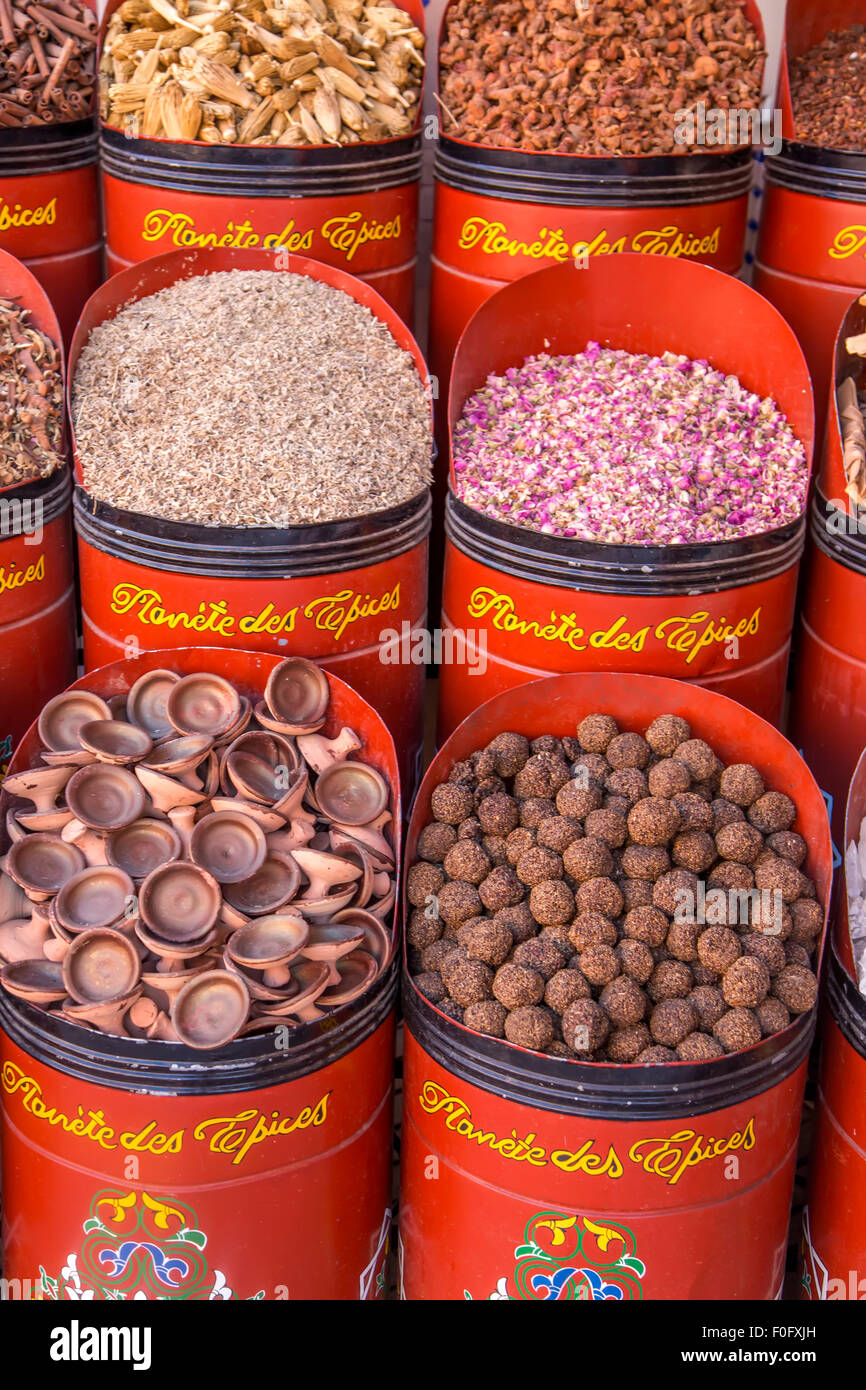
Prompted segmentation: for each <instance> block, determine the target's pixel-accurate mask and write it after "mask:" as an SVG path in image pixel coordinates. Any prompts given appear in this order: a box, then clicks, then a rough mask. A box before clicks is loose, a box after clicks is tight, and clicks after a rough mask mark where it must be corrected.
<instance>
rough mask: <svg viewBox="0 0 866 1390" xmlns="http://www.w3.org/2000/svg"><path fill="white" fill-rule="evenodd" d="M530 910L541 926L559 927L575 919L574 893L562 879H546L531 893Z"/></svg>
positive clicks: (533, 888) (532, 889) (537, 884)
mask: <svg viewBox="0 0 866 1390" xmlns="http://www.w3.org/2000/svg"><path fill="white" fill-rule="evenodd" d="M529 910H530V912H531V913H532V915H533V917H534V918H535V920H536V922H538V923H539V925H540V926H545V927H547V926H558V925H560V924H563V925H564V924H565V923H567V922H570V921H571V920H572V918H573V917H574V893H573V892H572V890H571V889H570V888H569V886H568V884H567V883H563V882H562V880H561V879H546V880H545V881H544V882H543V883H536V884H535V885H534V886H533V887H532V888H531V889H530V891H529Z"/></svg>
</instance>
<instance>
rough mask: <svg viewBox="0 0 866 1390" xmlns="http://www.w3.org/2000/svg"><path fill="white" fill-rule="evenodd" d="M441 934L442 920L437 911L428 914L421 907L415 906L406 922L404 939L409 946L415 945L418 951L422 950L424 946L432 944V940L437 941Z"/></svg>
mask: <svg viewBox="0 0 866 1390" xmlns="http://www.w3.org/2000/svg"><path fill="white" fill-rule="evenodd" d="M441 935H442V921H441V919H440V917H439V915H438V913H437V914H436V915H434V916H429V917H428V915H427V913H426V912H425V910H424V909H423V908H422V907H416V908H415V909H414V910H413V911H412V912H411V913H410V914H409V920H408V922H407V923H406V940H407V941H408V943H409V945H410V946H415V947H416V948H417V949H418V950H419V951H423V950H424V948H425V946H432V945H433V942H434V941H438V940H439V938H440V936H441Z"/></svg>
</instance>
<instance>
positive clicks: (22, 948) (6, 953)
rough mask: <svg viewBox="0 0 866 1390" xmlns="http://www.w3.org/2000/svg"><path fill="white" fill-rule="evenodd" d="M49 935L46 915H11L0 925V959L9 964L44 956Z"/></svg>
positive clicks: (49, 928) (49, 929)
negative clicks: (7, 920)
mask: <svg viewBox="0 0 866 1390" xmlns="http://www.w3.org/2000/svg"><path fill="white" fill-rule="evenodd" d="M50 936H51V927H50V924H49V921H48V918H47V917H40V916H38V915H36V914H34V915H33V916H32V917H13V918H12V919H11V921H9V922H4V923H3V925H2V927H0V960H2V961H5V962H6V963H7V964H9V965H11V964H13V963H15V962H17V961H22V960H35V959H36V958H37V957H39V956H44V954H45V945H46V942H47V941H48V940H49V938H50Z"/></svg>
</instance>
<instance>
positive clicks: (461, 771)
mask: <svg viewBox="0 0 866 1390" xmlns="http://www.w3.org/2000/svg"><path fill="white" fill-rule="evenodd" d="M446 781H448V782H465V783H466V785H467V786H468V787H474V786H475V781H476V778H475V766H474V764H473V763H472V761H471V759H470V760H469V761H467V760H466V759H464V760H463V761H462V762H458V763H455V764H454V766H453V767H452V769H451V771H450V772H449V773H448V777H447V778H446Z"/></svg>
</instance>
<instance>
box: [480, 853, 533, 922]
mask: <svg viewBox="0 0 866 1390" xmlns="http://www.w3.org/2000/svg"><path fill="white" fill-rule="evenodd" d="M478 894H479V897H480V898H481V901H482V902H483V904H484V906H485V907H486V908H487V911H488V912H498V911H499V909H500V908H501V907H514V905H515V904H516V903H519V902H520V900H521V898H522V897H523V884H522V883H521V882H520V879H519V878H518V877H517V874H516V873H515V872H514V870H513V869H512V868H509V867H508V866H507V865H505V864H499V865H497V867H496V868H495V869H492V870H491V871H490V873H489V874H488V875H487V877H486V878H485V880H484V882H483V883H482V884H481V886H480V887H479V889H478Z"/></svg>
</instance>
